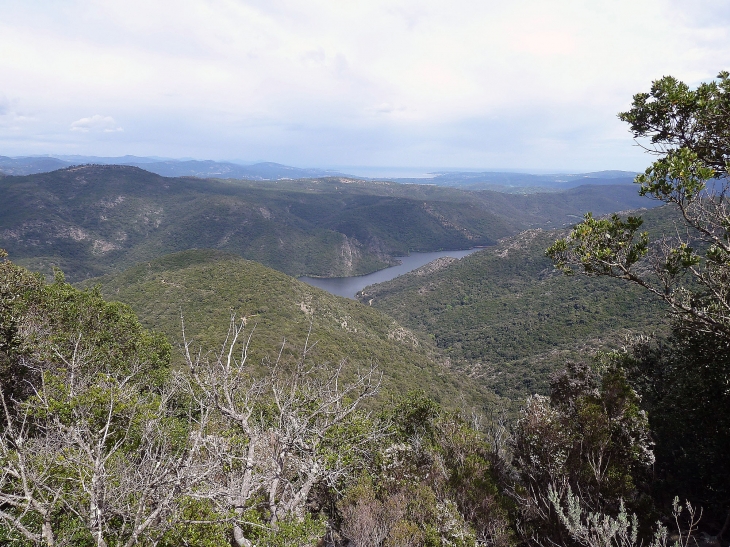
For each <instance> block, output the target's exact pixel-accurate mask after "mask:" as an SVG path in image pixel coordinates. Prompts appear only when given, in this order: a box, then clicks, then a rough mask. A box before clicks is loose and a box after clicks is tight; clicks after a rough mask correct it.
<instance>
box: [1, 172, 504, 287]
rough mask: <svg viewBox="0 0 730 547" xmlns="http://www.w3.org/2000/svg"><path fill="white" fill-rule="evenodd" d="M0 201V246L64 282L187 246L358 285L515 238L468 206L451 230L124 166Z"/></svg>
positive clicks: (432, 222) (425, 210)
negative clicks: (403, 262)
mask: <svg viewBox="0 0 730 547" xmlns="http://www.w3.org/2000/svg"><path fill="white" fill-rule="evenodd" d="M0 191H1V192H2V195H3V200H2V202H0V247H3V248H6V249H7V250H8V252H10V254H11V256H12V258H13V260H15V261H17V262H19V263H21V264H23V265H25V266H28V267H30V268H32V269H36V270H42V271H43V270H45V271H46V272H48V271H50V267H49V266H50V265H55V266H60V267H61V268H62V269H63V270H64V271H65V272H66V273H67V275H68V276H69V279H73V280H79V279H84V278H87V277H92V276H96V275H100V274H104V273H108V272H110V271H120V270H121V269H123V268H124V267H128V266H130V265H132V264H135V263H138V262H141V261H145V260H151V259H153V258H156V257H158V256H162V255H164V254H166V253H170V252H174V251H180V250H184V249H189V248H217V249H221V250H226V251H231V252H235V253H236V254H239V255H241V256H244V257H247V258H250V259H253V260H257V261H259V262H262V263H264V264H267V265H269V266H271V267H274V268H276V269H278V270H280V271H283V272H286V273H288V274H292V275H303V274H309V275H318V276H346V275H356V274H363V273H368V272H372V271H375V270H377V269H380V268H383V267H385V266H387V265H389V264H391V263H392V256H393V255H398V254H404V253H408V252H409V251H410V250H438V249H459V248H468V247H472V246H474V245H488V244H491V243H493V242H494V241H495V240H496V239H497V238H499V237H503V236H504V235H507V234H509V233H511V232H513V231H514V229H513V228H512V227H510V225H509V223H508V222H507V221H506V220H504V219H500V218H497V217H496V216H494V215H485V213H484V211H482V210H481V209H479V208H477V207H472V208H471V210H470V211H466V212H463V211H462V212H460V215H461V218H460V220H459V221H456V220H454V219H452V218H450V217H449V213H448V211H447V212H445V213H442V212H441V208H442V206H445V205H448V204H447V203H446V202H444V204H442V203H441V202H432V203H431V202H426V203H424V202H421V201H417V200H414V199H409V198H406V197H398V196H396V197H390V196H373V195H367V194H357V193H350V192H348V191H347V189H345V190H342V191H339V192H314V191H309V190H307V189H306V188H303V189H287V188H279V187H277V186H272V185H270V184H267V183H259V186H256V187H253V186H250V185H241V184H238V181H235V182H233V181H220V180H204V179H195V178H165V177H161V176H159V175H155V174H152V173H149V172H147V171H143V170H142V169H139V168H135V167H124V166H98V165H97V166H82V167H72V168H68V169H63V170H60V171H55V172H52V173H45V174H39V175H30V176H25V177H14V176H9V177H4V178H2V180H0ZM485 217H487V218H485ZM353 219H355V222H353V221H352V220H353Z"/></svg>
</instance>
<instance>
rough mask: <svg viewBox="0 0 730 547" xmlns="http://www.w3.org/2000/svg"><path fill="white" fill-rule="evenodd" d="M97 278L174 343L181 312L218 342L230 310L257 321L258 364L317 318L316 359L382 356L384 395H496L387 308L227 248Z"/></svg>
mask: <svg viewBox="0 0 730 547" xmlns="http://www.w3.org/2000/svg"><path fill="white" fill-rule="evenodd" d="M96 283H98V284H100V285H101V291H102V294H103V296H104V297H105V298H106V299H107V300H119V301H121V302H124V303H126V304H129V305H130V306H131V307H132V309H133V310H134V311H135V312H136V313H137V314H138V316H139V318H140V321H141V322H142V324H143V325H145V326H146V327H149V328H154V329H155V330H158V331H162V332H163V333H165V334H166V335H167V336H168V338H169V340H170V341H171V342H172V343H173V345H175V346H178V347H179V346H180V345H181V343H182V329H181V322H180V316H181V313H182V316H183V317H184V320H185V330H186V335H187V337H188V338H189V339H193V340H194V341H195V342H194V345H195V346H198V345H199V346H201V347H203V348H205V349H215V348H218V347H220V344H221V343H222V341H223V338H224V336H225V333H226V330H227V328H228V324H229V320H230V317H231V314H236V316H238V317H246V318H247V327H248V328H249V329H250V328H254V327H255V333H254V336H253V339H252V344H251V362H253V363H259V362H261V360H262V359H264V358H267V357H268V358H270V359H274V358H275V357H276V354H277V352H278V350H279V348H281V346H282V342H283V340H286V345H285V354H289V355H295V356H296V355H299V353H300V352H301V350H302V348H303V347H304V344H305V341H306V337H307V333H308V331H309V326H310V321H311V326H312V332H311V337H310V344H311V343H313V342H316V346H315V348H314V350H313V351H312V353H311V354H310V355H311V358H312V359H313V361H316V362H330V363H338V362H340V361H341V360H342V359H345V360H346V361H347V362H348V363H349V366H350V370H351V371H353V370H355V369H356V368H357V367H369V366H370V365H371V364H373V363H374V364H377V365H378V366H379V368H380V369H381V370H382V372H383V373H384V389H383V393H382V396H383V397H388V396H390V395H392V394H402V393H404V392H406V391H408V390H411V389H423V390H425V391H427V392H428V393H429V394H431V395H432V396H433V397H435V398H436V399H437V400H439V401H441V402H442V403H444V404H445V405H447V406H459V405H461V404H477V405H485V404H486V405H489V404H490V403H491V402H494V401H495V400H496V398H494V397H493V396H492V395H491V394H490V393H489V392H488V391H487V390H485V389H483V388H480V387H476V386H473V385H470V384H469V383H468V382H467V381H465V379H459V378H457V377H456V376H455V375H453V373H452V372H451V371H450V370H449V369H448V367H447V363H445V362H444V361H443V360H442V359H440V358H439V352H438V351H437V350H436V349H435V348H434V346H433V344H432V343H431V342H430V341H429V340H428V338H424V337H421V336H419V335H416V334H414V333H412V332H411V331H409V330H407V329H404V328H403V327H401V326H400V325H399V324H398V323H396V322H395V321H394V320H393V319H391V318H389V317H387V316H385V315H384V314H382V313H381V312H379V311H377V310H374V309H372V308H369V307H366V306H362V305H361V304H359V303H358V302H355V301H352V300H349V299H346V298H340V297H337V296H333V295H331V294H329V293H327V292H325V291H322V290H320V289H317V288H315V287H311V286H310V285H307V284H305V283H302V282H300V281H297V280H296V279H294V278H292V277H289V276H287V275H285V274H282V273H280V272H277V271H275V270H272V269H270V268H267V267H265V266H262V265H261V264H258V263H256V262H251V261H248V260H244V259H242V258H239V257H236V256H233V255H230V254H225V253H221V252H218V251H185V252H181V253H176V254H172V255H168V256H165V257H163V258H160V259H157V260H154V261H151V262H149V263H145V264H142V265H139V266H135V267H133V268H130V269H128V270H126V271H125V272H123V273H121V274H117V275H112V276H106V277H102V278H99V279H94V280H89V281H87V282H86V283H85V284H84V285H86V286H89V285H93V284H96ZM177 355H178V356H179V355H180V354H179V352H178V354H177ZM178 358H180V357H178Z"/></svg>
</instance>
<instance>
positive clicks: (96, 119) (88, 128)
mask: <svg viewBox="0 0 730 547" xmlns="http://www.w3.org/2000/svg"><path fill="white" fill-rule="evenodd" d="M70 129H71V131H80V132H81V133H89V132H95V133H99V132H101V133H116V132H118V131H124V129H122V128H121V127H119V126H118V125H117V122H116V121H114V118H112V117H111V116H101V115H99V114H95V115H94V116H91V117H90V118H81V119H80V120H76V121H75V122H73V123H72V124H71V127H70Z"/></svg>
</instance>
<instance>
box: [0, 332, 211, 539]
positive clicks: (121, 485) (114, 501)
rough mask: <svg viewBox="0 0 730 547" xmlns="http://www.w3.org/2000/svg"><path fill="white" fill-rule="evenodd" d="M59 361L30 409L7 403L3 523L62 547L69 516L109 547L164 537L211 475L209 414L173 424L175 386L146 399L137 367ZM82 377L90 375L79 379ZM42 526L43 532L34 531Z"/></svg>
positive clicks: (77, 358)
mask: <svg viewBox="0 0 730 547" xmlns="http://www.w3.org/2000/svg"><path fill="white" fill-rule="evenodd" d="M74 347H75V348H76V350H74V351H73V353H72V354H71V355H69V356H64V355H61V354H60V353H59V354H58V357H59V359H60V361H61V362H62V363H63V365H64V366H65V368H62V367H56V368H55V370H54V371H53V372H52V373H51V372H48V370H46V371H41V372H39V374H38V375H37V377H38V378H40V385H37V386H33V391H34V394H33V396H31V397H30V398H29V399H27V400H25V401H7V400H6V399H5V397H3V399H2V405H3V412H4V420H3V421H4V424H3V430H2V435H0V457H2V475H1V476H0V481H1V482H0V506H2V507H3V510H0V520H2V522H3V523H4V524H5V525H7V526H8V527H9V528H11V529H13V530H15V531H16V532H18V533H19V534H20V535H21V536H23V537H24V538H26V539H28V540H30V541H32V542H34V543H45V544H47V545H49V546H53V545H56V544H58V542H59V538H58V537H57V535H58V534H57V532H56V531H55V530H54V517H57V516H58V513H59V512H64V513H65V514H66V515H68V516H71V517H72V518H73V519H74V520H75V522H76V523H77V526H78V528H79V531H80V532H81V533H88V534H89V535H90V536H91V537H92V538H93V541H94V543H95V544H96V545H97V546H99V547H105V546H106V545H107V544H108V542H109V540H110V539H112V538H113V540H114V541H113V543H114V544H115V545H124V546H131V545H134V544H136V543H137V542H138V541H140V539H141V538H143V537H145V538H146V537H155V536H156V535H159V534H160V533H161V532H163V531H164V529H165V527H166V526H167V525H168V523H169V520H170V519H169V517H170V516H171V515H172V514H173V513H174V511H175V508H176V502H177V501H178V499H179V498H180V496H182V495H186V494H188V493H189V492H190V491H191V490H192V489H194V488H195V485H196V484H197V483H199V482H201V481H203V480H205V479H206V478H207V475H208V474H210V473H212V472H213V470H212V469H211V468H210V466H208V465H207V463H206V462H205V461H204V458H202V456H201V454H202V453H203V448H204V444H205V439H204V437H202V436H201V435H200V434H199V433H198V431H199V430H200V428H201V427H204V422H205V420H207V415H206V414H205V412H189V415H188V417H187V418H180V417H179V416H176V417H175V420H177V422H176V425H177V427H178V428H182V429H183V430H185V431H187V432H188V434H187V435H186V436H184V437H183V438H182V439H181V438H180V436H179V435H177V436H176V435H175V431H173V430H172V429H174V428H172V427H171V417H172V412H173V411H172V404H171V399H172V397H173V395H174V392H175V389H176V388H175V385H173V384H171V385H170V386H168V388H167V390H166V391H163V392H162V393H153V392H148V391H146V390H145V388H144V378H142V377H140V375H139V369H138V367H136V366H134V364H132V366H131V367H130V370H129V371H128V372H127V373H126V374H124V375H117V374H113V373H110V372H108V371H104V366H103V363H100V364H98V366H97V367H96V373H95V374H89V368H90V366H92V365H93V363H88V362H83V361H84V359H85V356H86V354H84V352H82V351H77V350H78V348H79V347H80V345H79V344H75V345H74ZM81 368H83V369H84V374H78V373H77V372H78V370H80V369H81ZM33 520H40V521H41V522H42V526H41V530H40V531H36V530H33V529H31V526H30V525H29V524H27V523H28V522H32V521H33Z"/></svg>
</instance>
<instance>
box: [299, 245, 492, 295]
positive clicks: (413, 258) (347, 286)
mask: <svg viewBox="0 0 730 547" xmlns="http://www.w3.org/2000/svg"><path fill="white" fill-rule="evenodd" d="M478 250H479V249H478V248H477V249H466V250H465V251H436V252H433V253H411V254H410V256H398V257H396V258H397V259H398V260H400V261H401V263H400V264H398V265H397V266H391V267H390V268H385V269H384V270H379V271H377V272H373V273H371V274H367V275H357V276H354V277H307V276H303V277H300V278H299V281H304V282H305V283H309V284H310V285H313V286H315V287H319V288H320V289H324V290H325V291H327V292H330V293H332V294H336V295H337V296H345V297H347V298H353V299H354V298H355V294H357V292H358V291H361V290H363V289H364V288H365V287H367V286H368V285H372V284H373V283H382V282H384V281H390V280H391V279H393V278H395V277H398V276H399V275H403V274H404V273H408V272H410V271H411V270H415V269H416V268H420V267H421V266H423V265H424V264H428V263H429V262H433V261H434V260H436V259H437V258H441V257H442V256H450V257H453V258H461V257H464V256H467V255H470V254H471V253H473V252H475V251H478Z"/></svg>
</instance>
